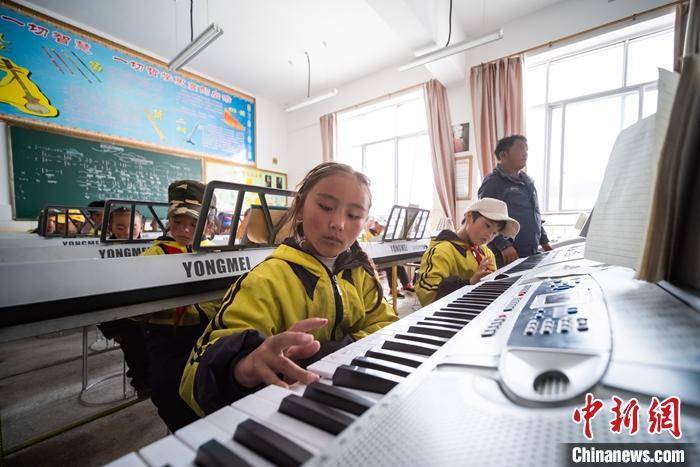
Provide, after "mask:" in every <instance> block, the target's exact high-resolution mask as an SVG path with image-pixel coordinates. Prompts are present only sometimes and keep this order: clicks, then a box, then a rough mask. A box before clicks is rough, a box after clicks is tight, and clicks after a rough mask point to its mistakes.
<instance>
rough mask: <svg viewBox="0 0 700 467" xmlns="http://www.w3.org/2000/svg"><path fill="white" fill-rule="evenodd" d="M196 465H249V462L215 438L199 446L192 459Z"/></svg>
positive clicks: (208, 466) (233, 466)
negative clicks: (195, 455)
mask: <svg viewBox="0 0 700 467" xmlns="http://www.w3.org/2000/svg"><path fill="white" fill-rule="evenodd" d="M194 463H195V465H196V466H197V467H249V466H250V464H249V463H247V462H246V461H244V460H243V459H241V458H240V457H238V455H237V454H236V453H235V452H233V451H231V450H230V449H229V448H227V447H226V446H224V445H223V444H221V443H220V442H218V441H217V440H215V439H211V440H209V441H207V442H206V443H204V444H202V445H201V446H199V449H197V457H195V459H194Z"/></svg>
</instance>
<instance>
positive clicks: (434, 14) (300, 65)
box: [22, 0, 559, 105]
mask: <svg viewBox="0 0 700 467" xmlns="http://www.w3.org/2000/svg"><path fill="white" fill-rule="evenodd" d="M557 1H559V0H454V6H453V17H454V20H453V26H452V39H451V43H454V42H457V41H460V40H464V39H465V38H470V37H475V36H478V35H480V34H483V33H485V32H488V31H492V30H494V29H498V28H499V27H500V26H501V25H502V24H504V23H506V22H508V21H511V20H513V19H515V18H518V17H521V16H524V15H527V14H529V13H532V12H534V11H536V10H539V9H541V8H543V7H546V6H548V5H551V4H553V3H556V2H557ZM22 3H24V4H29V5H30V6H31V5H34V6H36V7H38V8H37V9H39V10H40V11H46V10H48V11H51V12H55V13H57V14H59V15H61V16H63V17H65V18H68V19H69V20H73V21H75V22H78V23H82V24H84V25H87V26H89V27H91V28H94V29H97V30H99V31H102V32H104V33H106V34H108V35H110V36H113V37H114V38H115V39H117V40H120V41H123V42H126V43H129V44H132V45H134V46H136V47H138V48H141V49H143V50H148V51H150V52H152V53H154V54H156V55H158V56H160V57H162V58H164V59H166V60H167V59H170V58H172V57H173V56H174V55H175V54H177V52H179V51H180V50H181V49H182V47H184V46H185V45H186V44H187V43H188V42H189V33H190V30H189V8H190V2H189V0H25V1H23V2H22ZM448 11H449V0H194V15H193V17H194V35H195V36H197V34H198V33H199V32H200V31H201V30H202V29H204V28H205V27H206V26H207V25H208V24H209V23H210V22H212V21H214V22H217V23H218V24H219V25H220V26H221V27H222V28H223V30H224V34H223V36H221V37H220V38H219V39H217V40H216V42H214V43H213V44H212V45H211V46H210V47H208V48H207V49H206V50H205V51H204V52H202V53H201V54H200V55H199V56H198V57H197V58H195V59H194V60H193V61H192V62H190V64H189V67H190V68H191V69H193V70H196V71H199V72H201V73H203V74H206V75H208V76H211V77H212V78H214V79H216V80H220V81H222V82H225V83H227V84H230V85H231V86H233V87H237V88H240V89H242V90H245V91H248V92H250V93H252V94H255V95H258V96H263V97H265V98H267V99H270V100H272V101H273V102H276V103H278V104H282V105H286V104H292V103H294V102H296V101H299V100H301V99H303V98H305V97H306V85H307V63H306V58H305V55H304V51H307V52H308V53H309V55H310V58H311V94H312V95H314V94H319V93H321V92H323V91H325V90H326V89H328V88H332V87H341V86H342V85H344V84H346V83H349V82H352V81H355V80H357V79H358V78H361V77H363V76H367V75H369V74H372V73H374V72H376V71H379V70H381V69H385V68H387V67H391V66H398V65H400V64H403V63H404V62H407V61H409V60H411V59H412V58H413V57H414V53H413V51H418V50H419V49H422V48H427V47H433V48H434V47H435V46H436V44H439V45H441V46H442V45H444V42H445V41H446V39H447V25H448ZM324 42H325V45H324ZM290 61H291V64H290V63H289V62H290ZM442 65H443V66H444V64H442ZM459 68H460V67H459V66H456V67H455V70H453V71H452V74H451V75H445V79H446V80H448V81H449V80H451V79H455V78H457V77H460V76H462V77H463V76H464V70H461V69H459ZM430 71H431V72H432V73H433V74H434V75H436V76H437V77H438V78H440V79H441V80H443V81H444V80H445V79H442V78H441V77H440V76H439V74H440V67H439V66H436V68H435V69H432V68H431V70H430Z"/></svg>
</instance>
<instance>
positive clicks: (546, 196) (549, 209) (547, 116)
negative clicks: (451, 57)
mask: <svg viewBox="0 0 700 467" xmlns="http://www.w3.org/2000/svg"><path fill="white" fill-rule="evenodd" d="M670 31H673V25H671V26H668V25H665V26H663V27H661V28H659V29H654V30H651V31H649V30H647V31H640V32H637V33H636V34H633V35H630V36H628V37H625V38H622V39H620V38H617V39H613V40H608V41H604V42H601V43H598V44H596V45H595V46H592V47H588V48H585V49H582V50H577V51H575V52H570V53H566V54H562V55H560V56H555V57H549V58H547V59H545V60H537V57H533V58H532V59H531V60H529V63H527V64H526V66H527V69H528V70H531V69H534V68H537V67H540V66H545V84H544V86H545V93H544V102H542V103H539V104H536V105H529V106H528V107H526V108H525V115H526V116H527V113H528V111H530V110H531V109H543V110H544V144H543V150H544V154H543V156H544V161H543V173H542V177H543V180H542V184H541V186H542V191H543V193H540V195H539V198H540V201H541V203H540V204H541V207H542V214H543V215H556V214H575V213H581V212H585V211H586V210H582V209H563V204H564V187H563V185H564V184H563V180H564V166H565V164H566V158H565V157H564V156H565V152H564V150H565V147H566V137H565V134H566V110H567V106H569V105H572V104H577V103H581V102H586V101H594V100H597V99H604V98H608V97H613V96H621V97H622V96H625V95H628V94H634V93H636V94H637V96H638V105H637V121H639V120H640V119H642V115H643V114H644V107H645V105H647V103H646V102H645V99H644V93H645V92H648V91H653V90H658V85H657V83H658V80H653V81H646V82H642V83H638V84H634V85H628V84H627V83H628V76H627V74H628V69H627V67H628V52H629V44H630V42H634V41H637V40H641V39H645V38H649V37H653V36H657V35H662V34H665V33H668V32H670ZM618 44H623V57H622V60H623V64H622V86H620V87H617V88H614V89H608V90H605V91H599V92H595V93H591V94H584V95H581V96H576V97H571V98H568V99H560V100H557V101H551V102H550V101H549V94H550V92H549V91H550V90H549V85H550V82H549V80H550V67H551V65H552V63H554V62H558V61H562V60H567V59H571V58H573V57H576V56H579V55H583V54H587V53H591V52H595V51H596V50H602V49H605V48H608V47H613V46H615V45H618ZM526 61H527V60H526ZM556 108H561V112H562V116H561V128H560V131H561V138H560V139H561V141H560V148H559V158H560V159H559V175H558V176H559V183H558V185H559V186H558V191H559V192H558V196H557V197H556V200H557V206H551V205H550V190H552V186H551V185H552V183H550V176H551V175H552V172H551V170H550V169H551V162H552V159H553V155H552V152H553V151H552V132H553V129H552V112H553V111H554V109H556ZM621 118H624V113H623V114H622V115H621Z"/></svg>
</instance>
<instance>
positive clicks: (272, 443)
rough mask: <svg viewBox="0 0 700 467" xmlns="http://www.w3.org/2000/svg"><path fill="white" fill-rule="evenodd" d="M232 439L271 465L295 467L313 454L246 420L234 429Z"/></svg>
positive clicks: (263, 426) (260, 425)
mask: <svg viewBox="0 0 700 467" xmlns="http://www.w3.org/2000/svg"><path fill="white" fill-rule="evenodd" d="M233 439H234V440H236V441H238V442H239V443H241V444H242V445H243V446H245V447H247V448H248V449H250V450H251V451H254V452H256V453H257V454H259V455H260V456H262V457H264V458H265V459H267V460H269V461H270V462H272V463H273V464H277V465H281V466H285V467H287V466H289V467H296V466H298V465H301V464H303V463H304V462H306V461H308V460H309V459H311V457H312V456H313V454H311V453H310V452H309V451H307V450H306V449H304V448H303V447H301V446H299V445H298V444H296V443H295V442H294V441H290V440H289V439H287V438H286V437H284V436H282V435H281V434H279V433H277V432H276V431H274V430H271V429H270V428H268V427H266V426H265V425H263V424H261V423H258V422H256V421H255V420H253V419H248V420H246V421H245V422H243V423H240V424H239V425H238V427H237V428H236V433H234V435H233Z"/></svg>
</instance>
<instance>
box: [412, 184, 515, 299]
mask: <svg viewBox="0 0 700 467" xmlns="http://www.w3.org/2000/svg"><path fill="white" fill-rule="evenodd" d="M518 230H520V224H518V221H516V220H515V219H512V218H510V217H508V207H507V206H506V204H505V203H504V202H503V201H500V200H497V199H494V198H483V199H480V200H479V201H477V202H475V203H474V204H472V205H471V206H470V207H469V209H468V210H467V212H466V213H465V214H464V220H463V221H462V226H461V227H460V228H459V230H457V232H452V231H451V230H443V231H442V232H440V233H439V234H438V236H437V237H435V238H434V239H433V240H432V241H431V243H430V247H429V248H428V250H427V251H426V252H425V253H424V254H423V258H422V259H421V264H420V269H419V270H418V281H417V282H416V284H415V289H416V295H418V299H419V300H420V303H421V305H423V306H426V305H428V304H430V303H432V302H434V301H435V300H437V299H438V298H441V297H444V296H445V295H447V294H449V293H451V292H453V291H455V290H457V289H458V288H460V287H463V286H465V285H467V284H476V283H477V282H479V281H480V280H481V278H483V277H484V276H487V275H489V274H490V273H491V272H493V271H495V270H496V261H495V258H494V255H493V252H492V251H491V250H490V249H489V248H488V247H487V246H486V244H487V243H489V242H490V241H491V240H493V238H494V237H495V236H496V235H499V234H500V235H502V236H504V237H510V238H513V237H515V236H516V235H517V234H518Z"/></svg>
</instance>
